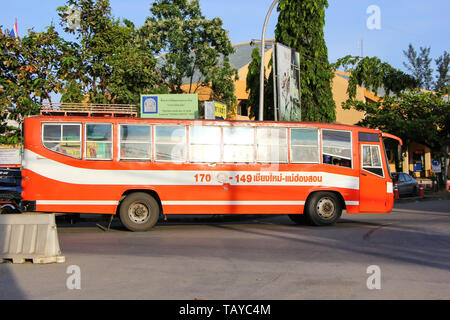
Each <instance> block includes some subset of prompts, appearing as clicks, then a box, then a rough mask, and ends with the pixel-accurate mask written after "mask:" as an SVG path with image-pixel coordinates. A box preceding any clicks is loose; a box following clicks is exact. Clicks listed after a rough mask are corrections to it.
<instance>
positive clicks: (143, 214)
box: [119, 192, 160, 231]
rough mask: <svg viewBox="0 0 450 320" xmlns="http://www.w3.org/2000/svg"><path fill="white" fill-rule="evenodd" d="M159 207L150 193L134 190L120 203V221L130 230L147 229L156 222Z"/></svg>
mask: <svg viewBox="0 0 450 320" xmlns="http://www.w3.org/2000/svg"><path fill="white" fill-rule="evenodd" d="M159 214H160V208H159V204H158V202H157V201H156V200H155V198H153V197H152V196H151V195H149V194H147V193H144V192H136V193H132V194H130V195H128V196H127V197H126V198H125V199H124V200H123V201H122V203H121V204H120V210H119V216H120V221H121V222H122V224H123V225H124V226H125V228H127V229H128V230H130V231H148V230H150V229H151V228H152V227H153V226H154V225H155V224H156V222H158V218H159Z"/></svg>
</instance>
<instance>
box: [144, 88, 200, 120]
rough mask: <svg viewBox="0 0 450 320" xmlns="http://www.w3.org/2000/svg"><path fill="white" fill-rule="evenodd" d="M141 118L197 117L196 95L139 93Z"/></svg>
mask: <svg viewBox="0 0 450 320" xmlns="http://www.w3.org/2000/svg"><path fill="white" fill-rule="evenodd" d="M141 118H160V119H198V95H197V94H149V95H141Z"/></svg>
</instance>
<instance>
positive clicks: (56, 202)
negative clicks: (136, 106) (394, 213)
mask: <svg viewBox="0 0 450 320" xmlns="http://www.w3.org/2000/svg"><path fill="white" fill-rule="evenodd" d="M161 203H162V204H163V205H168V206H178V205H183V206H197V205H205V206H222V205H234V206H236V205H250V206H257V205H266V206H271V205H272V206H273V205H285V206H290V205H299V206H303V205H305V201H177V200H175V201H162V202H161ZM36 204H37V205H118V204H119V201H107V200H106V201H103V200H99V201H96V200H36ZM345 204H346V205H348V206H357V205H359V201H345Z"/></svg>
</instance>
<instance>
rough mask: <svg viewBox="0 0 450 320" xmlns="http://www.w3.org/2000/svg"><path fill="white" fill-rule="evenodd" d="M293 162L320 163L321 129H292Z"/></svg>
mask: <svg viewBox="0 0 450 320" xmlns="http://www.w3.org/2000/svg"><path fill="white" fill-rule="evenodd" d="M290 140H291V162H292V163H319V130H318V129H315V128H312V129H303V128H301V129H300V128H299V129H291V139H290Z"/></svg>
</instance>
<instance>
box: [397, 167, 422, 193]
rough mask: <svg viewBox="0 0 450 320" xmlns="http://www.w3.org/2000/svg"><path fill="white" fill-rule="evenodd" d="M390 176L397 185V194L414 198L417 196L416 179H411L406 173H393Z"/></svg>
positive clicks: (417, 186) (417, 184)
mask: <svg viewBox="0 0 450 320" xmlns="http://www.w3.org/2000/svg"><path fill="white" fill-rule="evenodd" d="M391 175H392V181H393V182H394V183H397V186H398V194H399V195H400V196H402V195H412V196H416V195H418V194H419V183H418V182H417V180H416V179H414V178H413V177H411V176H410V175H409V174H407V173H403V172H394V173H392V174H391Z"/></svg>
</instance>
